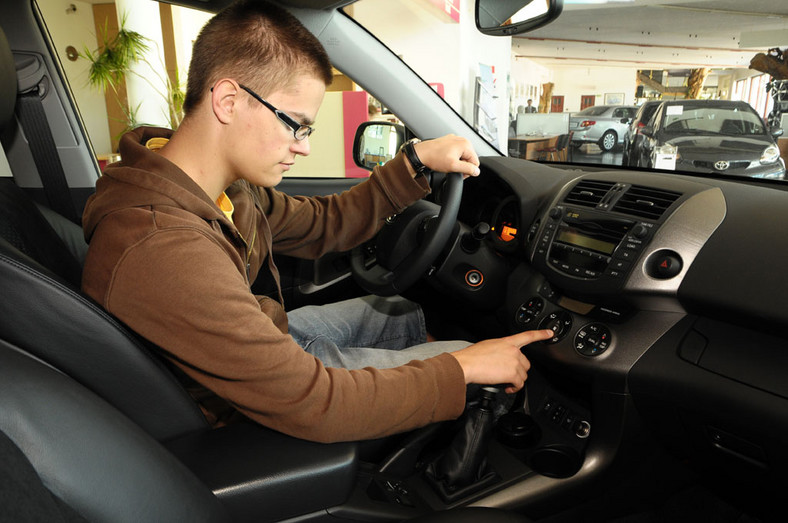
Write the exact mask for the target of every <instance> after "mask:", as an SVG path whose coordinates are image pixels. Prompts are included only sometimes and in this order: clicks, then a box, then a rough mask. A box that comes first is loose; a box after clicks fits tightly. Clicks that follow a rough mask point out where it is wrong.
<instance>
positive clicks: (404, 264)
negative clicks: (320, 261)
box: [350, 173, 462, 296]
mask: <svg viewBox="0 0 788 523" xmlns="http://www.w3.org/2000/svg"><path fill="white" fill-rule="evenodd" d="M444 183H445V184H446V186H445V187H444V189H443V191H442V194H443V196H444V202H443V205H442V206H440V207H439V206H437V205H436V204H433V203H430V202H427V201H425V200H420V201H418V202H416V203H414V204H413V205H411V206H410V207H408V208H407V209H405V210H404V211H403V212H402V213H400V214H399V215H397V217H396V218H395V219H394V220H391V223H387V224H386V225H385V226H384V228H383V229H382V230H381V231H380V232H379V233H378V239H377V249H376V255H377V260H378V263H377V264H376V265H374V266H373V267H371V268H368V267H366V266H365V256H364V252H363V248H362V247H356V248H355V249H353V252H352V253H351V257H350V265H351V269H352V271H353V276H354V278H355V279H356V282H357V283H358V284H359V285H360V286H361V287H362V288H363V289H364V290H366V291H367V292H371V293H373V294H377V295H379V296H393V295H395V294H399V293H401V292H403V291H405V290H407V289H408V288H409V287H410V286H411V285H413V284H414V283H416V281H417V280H418V279H419V278H421V277H422V275H423V274H424V273H425V272H426V271H427V269H429V267H430V266H431V264H432V263H433V262H434V261H435V259H436V258H437V257H438V254H440V252H441V250H443V247H444V246H445V245H446V242H447V241H448V239H449V236H450V235H451V231H452V229H453V228H454V224H455V222H456V221H457V212H458V211H459V208H460V200H461V198H462V175H461V174H459V173H449V174H447V175H446V181H445V182H444ZM436 214H437V217H435V215H436ZM423 224H426V226H423Z"/></svg>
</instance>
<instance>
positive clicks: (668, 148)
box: [654, 143, 679, 156]
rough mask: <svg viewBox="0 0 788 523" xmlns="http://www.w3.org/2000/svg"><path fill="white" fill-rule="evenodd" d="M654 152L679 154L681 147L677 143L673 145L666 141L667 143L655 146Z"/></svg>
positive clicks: (671, 154)
mask: <svg viewBox="0 0 788 523" xmlns="http://www.w3.org/2000/svg"><path fill="white" fill-rule="evenodd" d="M654 153H655V154H666V155H670V156H678V154H679V148H678V147H676V146H675V145H671V144H669V143H666V144H662V145H659V146H657V147H654Z"/></svg>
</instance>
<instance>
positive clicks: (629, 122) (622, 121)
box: [619, 118, 632, 125]
mask: <svg viewBox="0 0 788 523" xmlns="http://www.w3.org/2000/svg"><path fill="white" fill-rule="evenodd" d="M619 122H621V123H623V124H626V125H629V124H631V123H632V118H622V119H621V120H619Z"/></svg>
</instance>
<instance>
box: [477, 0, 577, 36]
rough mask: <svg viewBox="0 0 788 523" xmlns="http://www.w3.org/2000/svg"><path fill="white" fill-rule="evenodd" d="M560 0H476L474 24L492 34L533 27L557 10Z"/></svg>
mask: <svg viewBox="0 0 788 523" xmlns="http://www.w3.org/2000/svg"><path fill="white" fill-rule="evenodd" d="M563 9H564V0H476V28H477V29H478V30H479V31H480V32H482V33H484V34H486V35H492V36H510V35H514V34H520V33H525V32H528V31H533V30H534V29H537V28H539V27H542V26H543V25H546V24H549V23H550V22H552V21H553V20H555V19H556V18H558V15H560V14H561V11H563Z"/></svg>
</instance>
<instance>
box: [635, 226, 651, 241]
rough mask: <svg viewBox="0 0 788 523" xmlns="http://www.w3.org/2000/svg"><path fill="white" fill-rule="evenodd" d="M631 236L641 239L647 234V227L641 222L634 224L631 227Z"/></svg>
mask: <svg viewBox="0 0 788 523" xmlns="http://www.w3.org/2000/svg"><path fill="white" fill-rule="evenodd" d="M632 236H634V237H635V238H639V239H643V238H645V237H646V236H648V229H647V228H646V226H645V225H643V224H642V223H639V224H637V225H635V226H634V227H633V228H632Z"/></svg>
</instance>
